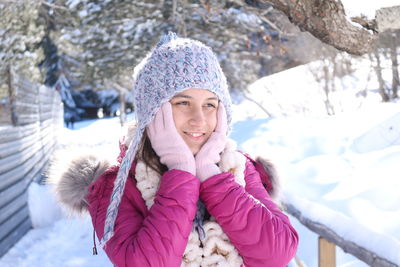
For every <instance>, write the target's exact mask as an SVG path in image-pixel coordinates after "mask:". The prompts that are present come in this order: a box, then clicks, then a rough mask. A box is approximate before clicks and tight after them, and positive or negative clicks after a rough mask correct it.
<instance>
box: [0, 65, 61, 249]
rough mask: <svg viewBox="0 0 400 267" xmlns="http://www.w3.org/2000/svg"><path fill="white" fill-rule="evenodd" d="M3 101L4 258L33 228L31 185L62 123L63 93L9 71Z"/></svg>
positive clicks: (0, 212)
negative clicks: (28, 191) (30, 205)
mask: <svg viewBox="0 0 400 267" xmlns="http://www.w3.org/2000/svg"><path fill="white" fill-rule="evenodd" d="M8 87H9V88H8V89H9V90H8V97H7V98H3V99H1V100H2V102H0V112H1V116H0V257H1V256H2V255H4V254H5V253H6V252H7V251H8V249H9V248H10V247H12V246H13V245H14V244H15V243H16V242H17V241H18V240H19V239H20V238H21V237H22V236H23V235H24V234H25V233H26V232H27V231H28V230H29V229H30V228H31V221H30V218H29V209H28V204H27V188H28V185H29V184H30V183H31V182H32V181H40V179H41V177H42V173H43V171H44V169H45V168H46V166H47V163H48V161H49V158H50V156H51V154H52V152H53V150H54V148H55V145H56V142H57V141H56V140H57V139H56V137H57V135H58V131H59V130H60V129H62V127H63V106H62V102H61V99H60V96H59V94H58V92H56V91H54V90H52V89H50V88H48V87H45V86H43V85H42V86H41V85H38V84H34V83H32V82H30V81H29V80H27V79H26V78H24V77H22V76H20V75H18V74H15V73H14V72H13V71H12V70H9V71H8Z"/></svg>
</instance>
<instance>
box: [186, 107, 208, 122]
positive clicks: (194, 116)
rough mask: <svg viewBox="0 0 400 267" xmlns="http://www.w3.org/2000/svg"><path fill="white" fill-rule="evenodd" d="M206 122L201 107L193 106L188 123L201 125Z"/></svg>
mask: <svg viewBox="0 0 400 267" xmlns="http://www.w3.org/2000/svg"><path fill="white" fill-rule="evenodd" d="M205 122H206V119H205V114H204V111H203V109H202V107H194V108H193V109H192V110H191V114H190V120H189V123H190V124H191V125H193V126H203V125H204V124H205Z"/></svg>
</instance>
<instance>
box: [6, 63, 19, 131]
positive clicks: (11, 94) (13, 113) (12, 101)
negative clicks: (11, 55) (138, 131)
mask: <svg viewBox="0 0 400 267" xmlns="http://www.w3.org/2000/svg"><path fill="white" fill-rule="evenodd" d="M13 75H14V73H13V71H12V69H11V66H10V65H8V66H7V85H8V95H9V97H10V105H11V123H12V125H13V126H17V125H18V117H17V113H16V110H15V101H16V94H15V87H14V81H13V79H14V77H13Z"/></svg>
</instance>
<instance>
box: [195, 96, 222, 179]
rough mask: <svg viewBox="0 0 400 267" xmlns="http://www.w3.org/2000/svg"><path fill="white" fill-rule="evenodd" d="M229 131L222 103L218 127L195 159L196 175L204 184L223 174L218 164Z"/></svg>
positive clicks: (218, 114)
mask: <svg viewBox="0 0 400 267" xmlns="http://www.w3.org/2000/svg"><path fill="white" fill-rule="evenodd" d="M227 129H228V123H227V119H226V111H225V107H224V105H223V104H222V103H220V104H219V105H218V113H217V126H216V127H215V130H214V132H213V133H212V134H211V135H210V137H209V138H208V140H207V142H206V143H205V144H204V145H203V146H202V147H201V149H200V151H199V152H198V153H197V155H196V157H195V159H196V175H197V177H198V178H199V179H200V181H202V182H203V181H205V180H207V179H208V178H209V177H211V176H213V175H216V174H218V173H221V171H220V169H219V168H218V166H217V163H218V162H219V161H220V160H221V157H220V153H221V152H222V151H223V150H224V148H225V145H226V142H227V136H226V133H227Z"/></svg>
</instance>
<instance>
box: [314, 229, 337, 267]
mask: <svg viewBox="0 0 400 267" xmlns="http://www.w3.org/2000/svg"><path fill="white" fill-rule="evenodd" d="M318 266H319V267H336V245H335V244H334V243H332V242H329V241H328V240H326V239H325V238H323V237H321V236H320V237H319V238H318Z"/></svg>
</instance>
